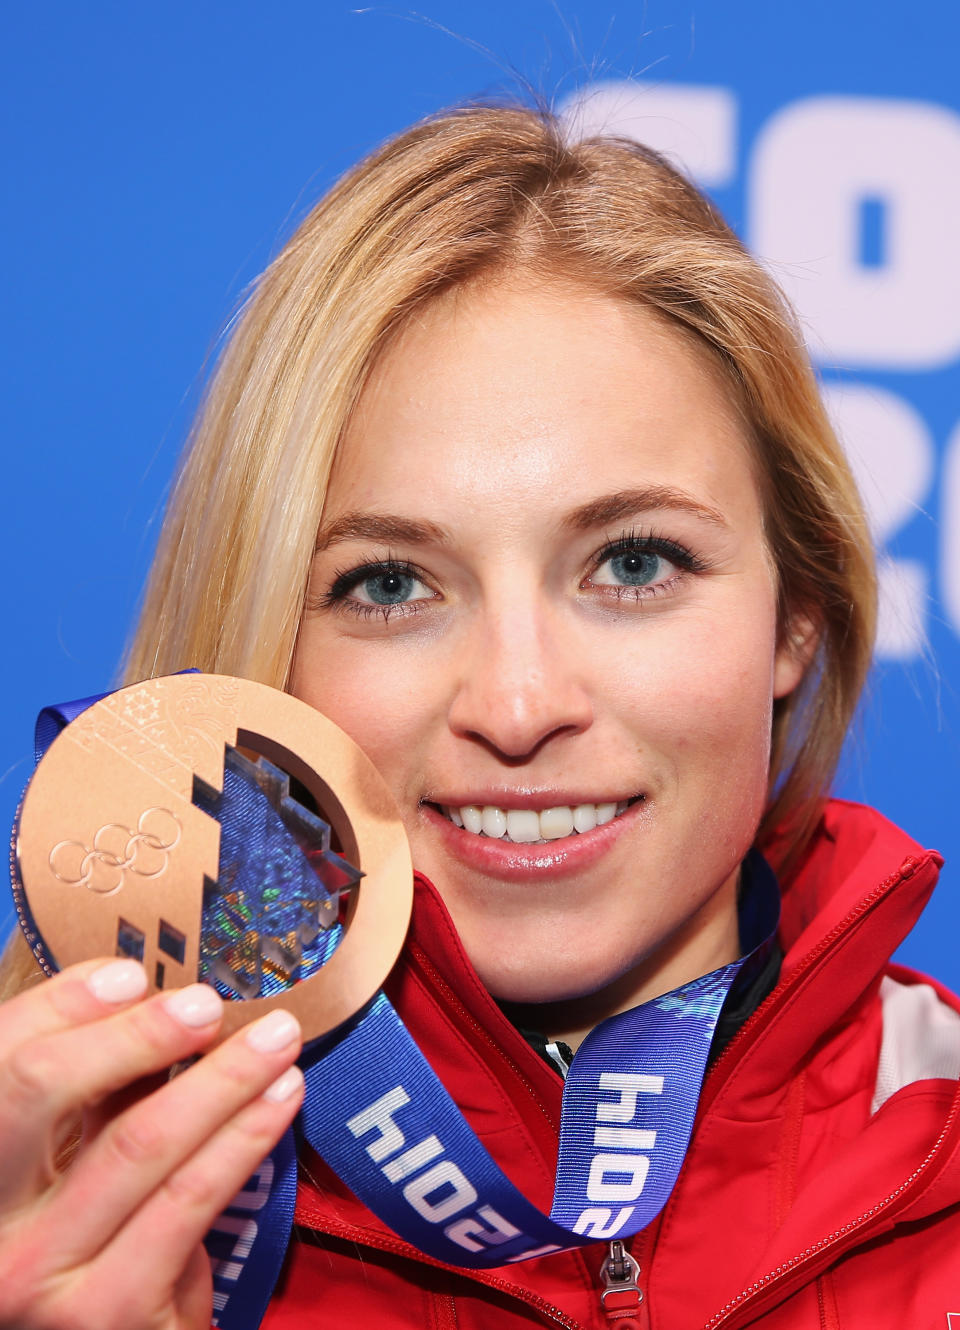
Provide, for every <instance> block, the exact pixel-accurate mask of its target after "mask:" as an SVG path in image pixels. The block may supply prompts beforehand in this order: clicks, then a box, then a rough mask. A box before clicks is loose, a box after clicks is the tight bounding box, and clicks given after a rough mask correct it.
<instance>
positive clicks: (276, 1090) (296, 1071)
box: [263, 1066, 303, 1104]
mask: <svg viewBox="0 0 960 1330" xmlns="http://www.w3.org/2000/svg"><path fill="white" fill-rule="evenodd" d="M302 1084H303V1072H302V1071H301V1070H300V1068H299V1067H297V1066H293V1067H288V1068H287V1070H286V1071H285V1072H284V1073H283V1075H282V1076H278V1077H277V1079H276V1080H275V1081H274V1082H273V1084H272V1085H268V1086H267V1088H266V1089H265V1090H264V1092H263V1097H264V1099H269V1100H270V1102H271V1103H273V1104H280V1103H282V1102H283V1101H284V1099H289V1098H291V1096H293V1095H295V1094H296V1093H297V1091H298V1090H299V1089H300V1086H301V1085H302Z"/></svg>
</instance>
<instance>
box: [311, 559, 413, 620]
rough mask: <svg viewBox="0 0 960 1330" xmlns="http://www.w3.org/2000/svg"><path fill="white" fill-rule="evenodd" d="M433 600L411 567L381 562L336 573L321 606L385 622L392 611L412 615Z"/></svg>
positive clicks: (391, 561)
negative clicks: (381, 619)
mask: <svg viewBox="0 0 960 1330" xmlns="http://www.w3.org/2000/svg"><path fill="white" fill-rule="evenodd" d="M435 599H436V595H435V593H434V592H433V591H431V589H430V588H429V587H428V586H427V585H426V584H425V583H424V581H423V580H422V579H421V578H420V577H419V576H418V574H417V570H416V569H415V568H413V567H412V566H411V565H410V564H405V563H396V562H394V561H393V560H392V559H390V560H386V559H384V560H382V561H380V560H378V561H376V562H370V563H363V564H361V565H360V566H359V567H357V568H350V569H348V570H345V571H344V572H342V573H338V574H337V575H336V577H335V578H334V582H333V586H332V587H331V588H330V590H329V591H328V592H327V593H326V595H325V596H324V597H323V601H322V603H323V604H325V605H327V606H329V607H330V608H338V609H345V610H352V611H353V612H354V613H356V614H358V615H362V616H370V615H381V616H382V617H383V618H386V617H387V615H389V613H390V612H391V610H396V611H397V612H398V613H400V612H402V613H407V612H412V611H413V610H415V609H418V608H420V607H422V606H423V605H425V604H426V603H427V602H428V601H432V600H435Z"/></svg>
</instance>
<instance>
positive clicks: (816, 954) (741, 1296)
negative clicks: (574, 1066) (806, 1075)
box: [703, 858, 958, 1330]
mask: <svg viewBox="0 0 960 1330" xmlns="http://www.w3.org/2000/svg"><path fill="white" fill-rule="evenodd" d="M923 862H924V861H923V860H918V859H912V858H911V859H905V860H904V862H903V864H902V865H901V866H900V868H899V870H898V871H897V872H896V873H893V874H891V876H890V877H888V878H885V879H884V880H883V882H881V883H880V885H879V886H878V887H876V888H875V889H874V890H873V891H872V892H871V893H870V895H869V896H867V897H866V898H865V899H864V900H862V901H861V902H860V904H859V905H858V906H857V907H856V908H855V909H854V910H851V912H850V913H849V914H848V915H847V916H846V918H845V919H843V920H842V921H841V922H840V923H839V924H837V926H836V927H835V928H833V929H831V931H830V932H829V933H828V934H827V935H826V937H824V938H823V939H821V941H820V943H819V945H818V946H817V947H816V948H815V949H814V951H812V952H811V953H810V955H809V956H808V957H807V959H806V960H805V962H804V963H803V965H802V966H801V967H800V968H799V969H798V970H797V971H796V973H795V974H794V977H793V978H794V982H796V981H798V980H799V979H800V978H802V977H803V976H804V975H805V974H806V973H807V972H808V971H809V970H811V969H812V968H813V966H814V965H816V963H817V961H818V960H819V959H820V957H821V956H822V955H823V954H824V952H826V951H827V950H829V948H830V947H831V946H832V945H833V943H834V942H835V941H836V940H837V938H839V937H842V936H843V934H844V933H845V932H847V930H848V929H849V928H850V927H851V926H852V925H853V924H855V923H856V922H857V921H858V920H859V919H860V918H861V917H862V916H863V915H865V914H867V913H868V912H869V911H870V910H872V909H873V907H874V906H875V905H876V904H877V903H878V902H879V901H880V900H881V899H882V898H883V897H884V896H885V895H886V894H887V893H888V892H889V891H891V890H892V889H893V888H894V887H895V886H896V885H897V884H898V883H899V882H905V881H907V880H908V879H909V878H911V877H913V875H914V873H915V872H916V871H917V869H918V868H919V867H920V866H921V864H922V863H923ZM927 862H929V858H928V859H927ZM792 986H793V983H791V987H792ZM765 1006H766V1004H765V1003H762V1004H761V1006H760V1007H759V1008H758V1009H757V1012H754V1015H753V1016H751V1017H750V1019H749V1020H748V1021H747V1023H746V1024H745V1025H744V1026H743V1028H742V1029H741V1030H740V1033H739V1034H738V1035H737V1037H736V1038H735V1039H733V1040H732V1041H731V1043H730V1044H729V1045H728V1047H727V1048H726V1049H725V1050H724V1052H723V1053H722V1054H721V1056H720V1057H719V1058H718V1060H717V1062H716V1064H715V1065H714V1068H713V1072H714V1073H715V1072H716V1071H717V1068H719V1067H720V1066H721V1065H722V1064H723V1063H724V1062H725V1061H727V1055H728V1054H729V1053H730V1052H731V1050H733V1049H734V1048H735V1047H737V1046H738V1045H739V1044H740V1043H741V1036H744V1035H747V1033H748V1031H751V1030H752V1028H753V1025H754V1017H755V1016H756V1015H757V1014H758V1012H759V1011H760V1010H762V1009H763V1007H765ZM768 1015H769V1013H767V1012H765V1013H764V1019H768ZM957 1115H958V1110H957V1104H956V1102H955V1104H954V1107H953V1108H952V1109H951V1110H950V1114H949V1116H948V1118H947V1120H946V1122H945V1123H944V1125H943V1128H942V1129H941V1132H940V1135H939V1136H938V1137H937V1139H936V1141H935V1142H934V1144H933V1146H932V1147H931V1149H930V1151H929V1153H928V1154H927V1156H926V1158H925V1159H924V1160H923V1162H922V1163H921V1164H920V1165H919V1167H918V1168H915V1169H914V1171H913V1172H912V1173H911V1174H910V1176H909V1177H907V1178H905V1179H904V1181H903V1182H901V1183H900V1185H899V1186H898V1187H896V1188H895V1189H894V1190H893V1191H892V1192H891V1193H890V1194H889V1196H887V1197H885V1199H884V1200H882V1201H879V1202H878V1203H877V1204H876V1205H872V1206H870V1208H869V1209H868V1210H865V1211H864V1212H863V1214H861V1215H860V1216H858V1218H856V1219H853V1220H851V1221H850V1222H849V1223H848V1224H844V1225H843V1226H842V1227H841V1228H838V1229H836V1230H835V1231H834V1232H833V1233H831V1234H829V1235H828V1236H827V1237H825V1238H821V1239H820V1241H819V1242H815V1243H814V1244H813V1245H812V1246H810V1247H807V1248H806V1249H805V1250H804V1251H802V1252H799V1253H798V1254H797V1255H796V1256H793V1257H791V1258H790V1260H789V1261H784V1262H783V1263H782V1264H781V1265H778V1266H777V1268H776V1269H775V1270H771V1271H770V1272H769V1273H768V1274H766V1275H764V1276H763V1278H762V1279H758V1280H756V1282H755V1283H753V1284H751V1285H750V1287H749V1288H745V1289H743V1291H742V1292H740V1293H738V1294H737V1296H736V1297H735V1298H732V1299H731V1301H730V1302H728V1303H727V1304H726V1306H725V1307H722V1308H721V1309H720V1311H718V1312H717V1313H716V1315H715V1316H713V1317H711V1319H710V1320H709V1321H708V1322H707V1323H706V1325H705V1326H704V1328H703V1330H716V1327H717V1326H719V1325H720V1324H721V1323H722V1322H723V1321H725V1320H727V1319H728V1317H730V1316H731V1315H732V1314H733V1312H735V1311H737V1310H738V1309H739V1308H741V1307H742V1306H743V1305H744V1303H746V1302H748V1301H750V1300H752V1299H753V1298H755V1297H756V1296H757V1295H758V1294H760V1293H762V1292H764V1291H766V1290H768V1289H770V1288H772V1287H773V1286H774V1285H775V1284H777V1283H779V1282H782V1281H784V1280H785V1279H786V1278H787V1276H788V1275H790V1274H791V1273H793V1272H794V1271H796V1270H797V1269H798V1268H799V1267H800V1266H801V1265H803V1264H804V1262H806V1261H809V1260H810V1259H811V1258H812V1257H814V1256H817V1255H821V1254H822V1253H823V1252H825V1251H827V1250H828V1249H829V1248H830V1247H833V1246H836V1245H838V1244H839V1243H840V1242H841V1241H842V1240H843V1239H845V1238H848V1237H850V1235H851V1234H854V1233H856V1232H857V1230H859V1229H861V1228H862V1227H863V1226H864V1225H865V1224H867V1223H868V1222H869V1221H870V1220H871V1219H874V1218H876V1216H877V1215H878V1214H880V1213H881V1212H882V1211H883V1210H886V1209H887V1208H888V1207H889V1206H891V1205H892V1204H893V1203H894V1201H896V1200H897V1199H898V1198H899V1197H901V1196H902V1195H903V1194H904V1193H905V1192H907V1191H909V1189H910V1188H911V1187H912V1186H913V1184H914V1183H915V1182H916V1181H917V1179H918V1178H920V1177H921V1175H922V1174H923V1173H925V1172H926V1171H927V1169H928V1168H929V1167H930V1164H931V1163H932V1161H933V1159H934V1157H935V1156H936V1155H937V1154H938V1153H939V1151H940V1149H941V1148H942V1146H943V1143H944V1141H945V1140H946V1139H947V1137H948V1136H949V1135H950V1133H951V1132H952V1130H953V1127H954V1124H955V1122H956V1119H957Z"/></svg>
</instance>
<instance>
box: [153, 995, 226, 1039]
mask: <svg viewBox="0 0 960 1330" xmlns="http://www.w3.org/2000/svg"><path fill="white" fill-rule="evenodd" d="M163 1005H164V1007H166V1009H167V1011H168V1012H169V1013H170V1015H171V1016H172V1017H173V1019H174V1020H175V1021H179V1022H180V1024H181V1025H188V1026H189V1027H190V1028H191V1029H192V1030H198V1029H200V1028H201V1026H204V1025H212V1024H213V1022H214V1021H218V1020H219V1019H220V1016H221V1013H222V1012H223V1000H222V999H221V997H220V995H219V993H217V992H216V990H215V989H212V988H211V987H210V985H209V984H189V985H188V986H187V987H186V988H177V989H174V991H173V992H172V993H170V994H168V995H167V997H165V998H164V1000H163Z"/></svg>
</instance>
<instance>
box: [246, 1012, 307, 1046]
mask: <svg viewBox="0 0 960 1330" xmlns="http://www.w3.org/2000/svg"><path fill="white" fill-rule="evenodd" d="M245 1038H246V1041H247V1043H248V1044H249V1045H250V1047H251V1048H254V1049H256V1051H257V1052H258V1053H276V1052H277V1051H278V1050H279V1049H281V1048H286V1047H287V1045H288V1044H292V1043H293V1041H294V1039H299V1038H300V1022H299V1021H298V1020H297V1018H296V1016H292V1015H291V1014H290V1012H289V1011H282V1010H279V1011H271V1012H269V1013H268V1014H267V1015H266V1016H261V1017H260V1019H259V1020H258V1021H254V1023H253V1025H250V1026H248V1027H247V1032H246V1035H245Z"/></svg>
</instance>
